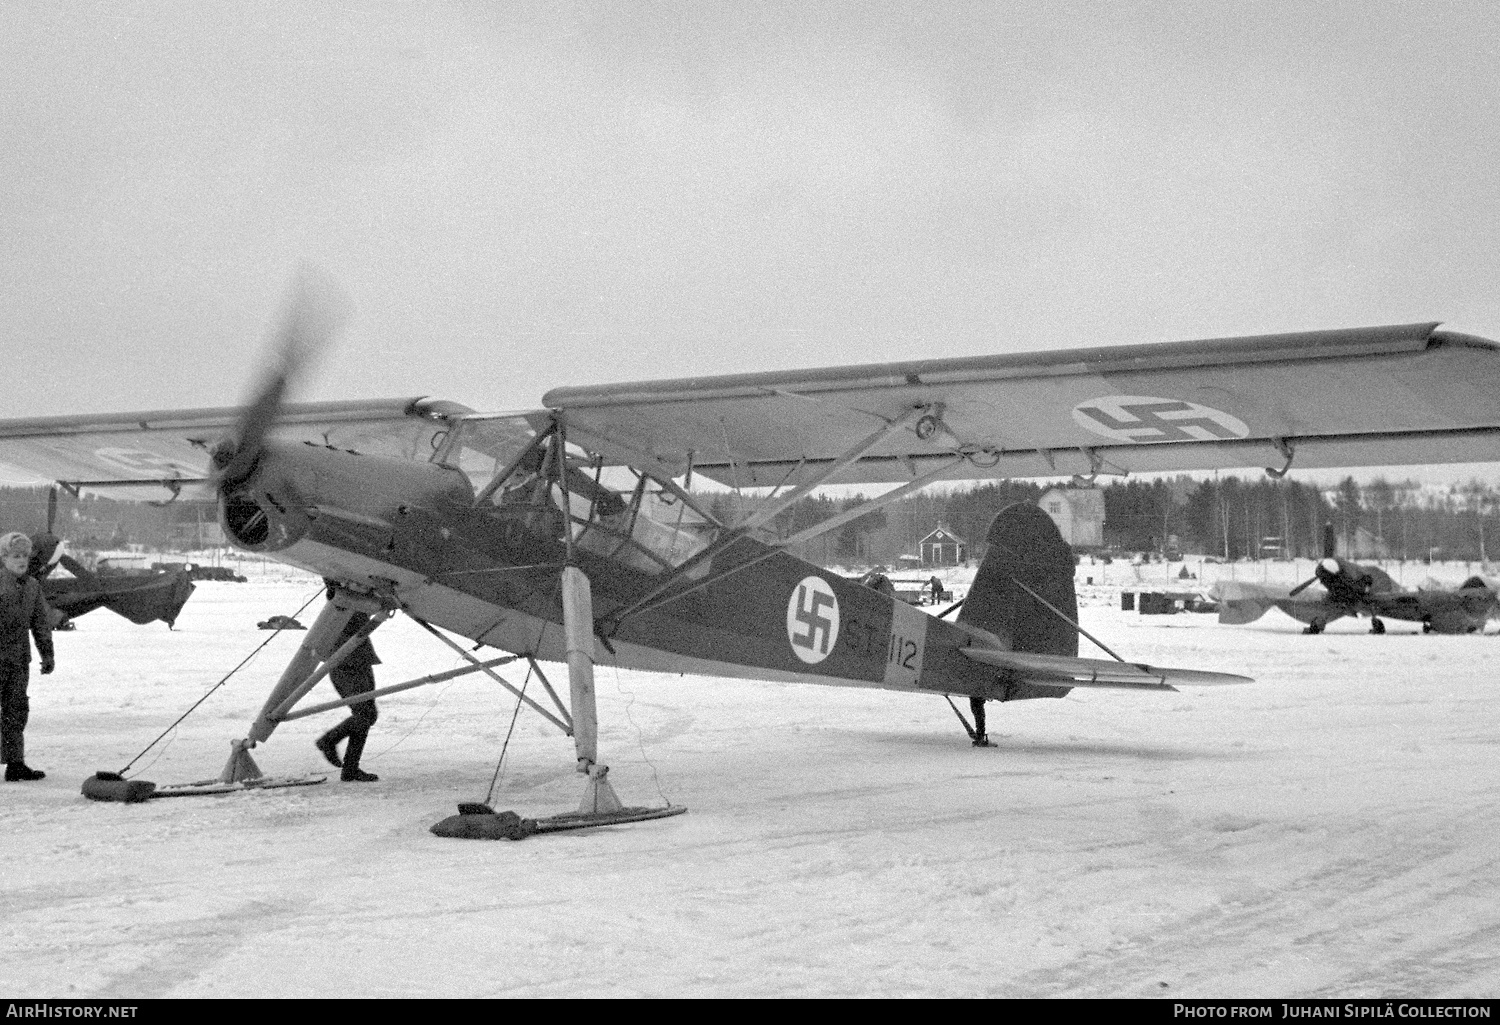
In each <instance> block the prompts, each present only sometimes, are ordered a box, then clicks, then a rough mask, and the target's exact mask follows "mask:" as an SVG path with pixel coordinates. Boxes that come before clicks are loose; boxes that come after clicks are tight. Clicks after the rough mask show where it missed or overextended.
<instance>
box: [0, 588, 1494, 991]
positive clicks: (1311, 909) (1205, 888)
mask: <svg viewBox="0 0 1500 1025" xmlns="http://www.w3.org/2000/svg"><path fill="white" fill-rule="evenodd" d="M1176 570H1177V567H1175V566H1174V567H1173V572H1176ZM1086 572H1087V570H1086V568H1085V567H1080V577H1083V576H1084V575H1085V574H1086ZM1100 582H1101V583H1102V580H1101V581H1100ZM1113 583H1116V584H1118V582H1113ZM1408 583H1410V584H1414V583H1416V580H1412V581H1408ZM317 591H318V585H317V583H316V582H315V581H311V580H282V581H276V580H252V582H251V583H249V584H201V585H200V586H199V590H198V593H197V594H196V595H195V596H194V597H193V599H192V601H190V602H189V604H188V606H187V608H186V610H185V611H184V612H183V614H182V617H181V619H180V620H179V621H178V629H177V630H175V631H168V630H167V629H165V628H164V627H162V626H161V625H159V624H158V625H153V626H151V627H144V628H143V627H134V626H131V625H129V624H128V623H126V622H125V621H124V620H122V619H119V618H117V617H115V616H113V615H111V614H110V613H108V612H97V613H94V614H91V615H89V616H87V617H85V618H83V619H82V620H80V621H79V626H78V629H77V631H76V632H73V633H65V634H60V635H59V637H58V648H59V653H58V665H59V668H58V671H57V673H56V674H54V675H53V676H49V677H45V678H43V677H37V676H34V677H33V683H32V694H33V712H32V726H31V728H30V730H29V731H28V734H27V742H28V748H29V751H30V753H31V759H30V760H31V761H32V763H33V764H34V765H36V766H38V767H41V768H43V769H46V770H47V771H48V773H49V775H48V778H47V779H46V780H45V781H43V782H41V783H36V784H0V823H3V833H0V835H3V837H4V839H3V840H0V844H3V848H4V857H3V862H0V863H3V866H4V868H3V871H0V892H3V910H0V943H3V947H4V951H5V953H4V955H3V957H0V992H4V993H6V994H8V995H13V996H38V997H39V996H64V997H67V996H112V997H150V996H235V995H260V996H266V995H288V996H290V995H323V996H332V995H355V996H491V995H511V994H516V995H540V996H576V995H595V996H616V995H636V994H639V995H678V996H704V995H712V996H731V995H779V996H803V995H834V996H840V995H932V996H978V995H992V996H1049V995H1070V996H1096V995H1097V996H1104V995H1108V996H1153V997H1211V996H1273V995H1275V996H1293V995H1296V996H1338V997H1343V996H1398V995H1420V996H1473V997H1479V996H1494V995H1495V994H1496V993H1497V992H1500V885H1497V878H1500V854H1497V845H1496V838H1497V828H1496V824H1497V816H1500V771H1497V770H1500V759H1497V751H1500V747H1497V745H1500V692H1497V676H1500V673H1497V670H1500V638H1496V637H1494V636H1477V637H1443V636H1421V635H1419V634H1416V633H1414V632H1410V631H1409V630H1408V629H1407V627H1408V625H1407V624H1399V623H1391V624H1390V630H1391V632H1390V633H1389V634H1387V635H1386V636H1384V637H1370V636H1368V635H1366V634H1365V633H1364V630H1365V626H1364V625H1362V624H1360V623H1357V622H1354V621H1347V620H1346V621H1341V622H1339V623H1335V624H1334V625H1333V626H1330V627H1329V629H1328V632H1327V633H1325V634H1323V635H1322V636H1317V637H1307V636H1303V635H1301V634H1300V633H1299V632H1298V627H1297V625H1296V624H1294V623H1293V622H1292V621H1291V620H1289V619H1286V618H1285V617H1282V616H1281V615H1280V614H1279V613H1275V612H1273V613H1271V614H1270V615H1268V616H1267V617H1266V618H1265V619H1264V620H1262V621H1260V622H1259V623H1256V624H1254V625H1253V626H1249V627H1220V626H1219V625H1218V624H1217V623H1216V622H1215V621H1214V618H1213V617H1212V616H1199V615H1177V616H1167V617H1141V616H1136V615H1134V614H1129V613H1122V612H1120V611H1119V610H1118V602H1117V601H1116V602H1113V603H1112V604H1110V603H1108V602H1107V601H1104V600H1101V601H1100V602H1098V603H1094V604H1089V605H1087V606H1086V607H1085V609H1084V611H1083V617H1084V625H1085V626H1086V627H1087V628H1089V629H1090V630H1091V631H1093V632H1095V633H1096V634H1098V635H1099V636H1100V637H1101V639H1103V640H1104V641H1105V642H1106V643H1108V644H1110V645H1111V646H1112V647H1114V648H1115V649H1116V650H1117V651H1119V652H1121V654H1123V655H1125V656H1126V657H1128V658H1131V659H1133V660H1135V659H1138V660H1142V661H1155V662H1158V663H1163V664H1168V665H1185V666H1193V667H1199V668H1205V669H1219V670H1227V671H1231V672H1245V673H1249V674H1251V675H1254V676H1256V677H1257V678H1258V682H1256V683H1255V684H1253V685H1250V686H1245V687H1237V688H1218V689H1211V690H1210V689H1204V690H1201V691H1199V690H1194V691H1184V692H1182V693H1180V694H1177V695H1166V696H1161V695H1136V694H1131V693H1127V692H1112V691H1094V692H1091V693H1089V692H1082V691H1075V692H1074V693H1073V694H1072V695H1070V696H1069V697H1068V698H1066V699H1064V700H1061V701H1034V702H1023V703H1017V704H1015V705H1011V706H1005V707H1000V706H991V708H992V709H993V711H992V713H991V735H992V737H993V738H994V739H995V740H996V741H997V742H998V746H997V747H995V748H993V749H990V750H974V749H972V748H970V747H969V746H968V744H967V742H966V740H965V738H964V737H963V735H962V732H961V730H960V728H959V725H958V723H957V721H956V720H955V719H954V717H953V713H952V712H951V711H950V710H949V709H948V707H947V705H946V704H944V703H943V701H942V700H941V699H939V698H936V697H929V696H920V697H919V696H906V695H897V694H889V693H884V692H878V691H859V690H842V689H835V688H825V687H815V686H794V685H777V684H767V683H753V682H734V681H720V680H709V679H701V678H693V677H675V676H658V675H647V674H638V673H632V672H620V671H616V670H613V669H610V668H602V669H601V671H600V673H599V678H598V684H599V705H600V708H599V711H600V721H601V748H602V750H603V752H604V753H605V757H606V760H607V761H608V762H609V763H610V764H611V766H612V774H611V778H612V779H613V780H614V781H615V784H616V787H617V789H618V790H619V791H620V793H621V796H622V797H623V798H624V799H625V801H626V802H627V803H639V804H648V803H649V804H660V803H663V802H664V801H668V800H670V801H671V802H673V803H676V804H685V805H687V806H688V807H689V808H690V811H689V813H688V814H686V815H683V816H679V817H676V818H671V819H666V820H662V821H657V822H649V823H643V824H637V825H630V826H622V827H616V828H609V829H599V830H594V831H585V832H577V833H565V834H556V835H551V836H539V837H533V838H531V839H528V840H525V841H522V842H518V843H511V842H504V841H501V842H483V841H459V840H442V839H438V838H436V837H434V836H432V835H430V834H429V833H428V831H427V830H428V826H430V825H431V824H432V823H433V822H435V821H437V820H438V819H440V818H442V817H444V816H446V815H448V814H450V813H451V812H452V811H453V810H454V805H455V803H456V802H457V801H460V800H477V799H481V798H483V797H484V795H485V792H486V789H487V788H488V786H489V781H490V777H491V774H492V772H493V771H494V767H495V760H496V757H497V756H498V754H499V751H500V746H501V743H502V741H503V740H504V737H505V733H506V729H507V727H508V725H509V723H510V718H511V712H512V709H513V708H514V705H515V702H514V700H513V699H512V698H511V697H510V696H509V695H507V694H506V693H504V692H503V691H502V690H500V689H499V688H498V687H497V686H495V685H494V684H493V683H491V682H487V681H485V680H484V679H483V677H465V678H462V679H459V680H456V681H453V682H450V683H446V684H438V685H435V686H433V687H429V688H424V689H418V690H415V691H412V692H409V693H408V694H403V695H398V696H396V697H393V698H391V699H388V700H386V701H384V702H382V705H381V716H380V722H379V724H378V725H377V726H376V728H375V731H374V733H373V734H372V736H371V741H370V747H369V750H368V753H367V759H366V767H367V768H369V769H371V770H373V771H375V772H378V773H379V774H380V775H381V781H380V782H379V783H376V784H370V785H356V784H342V783H339V782H338V781H337V779H336V778H334V779H332V780H330V782H328V783H326V784H323V785H321V786H315V787H306V788H300V789H288V790H279V791H272V792H262V793H248V794H239V795H234V796H229V797H218V798H183V799H176V800H160V801H152V802H149V803H147V804H144V805H119V804H96V803H92V802H89V801H86V800H84V799H83V798H82V797H81V796H79V793H78V787H79V785H80V783H81V782H82V780H83V779H84V777H85V776H87V775H88V774H89V773H91V772H92V771H94V770H95V769H101V768H104V769H111V770H113V769H118V768H120V767H121V766H122V765H124V764H125V763H126V762H127V761H129V760H130V759H131V758H132V757H133V756H135V754H136V753H137V752H138V751H139V750H140V749H141V748H142V747H143V746H145V744H146V743H147V742H148V741H150V740H151V738H152V737H153V736H155V735H156V734H157V733H158V732H160V731H161V730H162V729H164V728H165V727H166V725H167V724H168V723H169V722H171V720H172V719H174V718H175V717H176V716H177V715H178V714H179V713H180V712H181V711H183V710H184V709H186V708H187V707H188V705H190V704H191V703H192V702H193V701H194V700H196V699H197V698H198V697H199V696H200V695H202V693H203V692H204V691H205V690H207V689H208V688H209V687H210V686H211V685H212V684H213V683H215V682H216V681H217V680H218V679H219V678H220V677H222V676H223V675H224V674H225V673H227V672H228V671H229V670H230V669H231V668H232V667H233V666H234V665H235V664H236V663H237V662H239V660H240V659H241V658H243V657H244V656H245V655H246V654H248V653H249V652H250V651H251V650H252V649H253V648H254V647H255V646H256V645H257V644H259V643H260V642H261V641H263V640H264V639H265V638H266V637H267V636H268V635H267V634H266V633H265V632H262V631H259V630H257V629H256V628H255V622H256V620H258V619H262V618H264V617H265V616H267V615H270V614H272V613H292V612H294V611H296V610H297V608H298V607H299V606H300V605H301V604H302V603H303V601H304V600H306V599H307V598H309V597H310V596H312V595H314V594H315V593H317ZM315 609H316V603H315V605H314V608H313V609H310V610H309V611H308V612H307V613H304V614H303V616H302V618H303V621H304V622H310V621H311V617H312V614H313V612H314V611H315ZM299 638H300V635H299V634H283V635H281V636H279V637H277V638H276V639H275V640H274V641H273V642H272V643H271V645H270V646H269V648H268V649H267V650H266V651H264V652H262V653H261V654H260V655H259V656H258V657H257V658H256V659H255V660H254V661H252V662H251V663H250V664H249V665H248V666H247V667H246V668H245V669H244V670H242V671H241V672H240V673H238V674H237V675H235V676H234V677H233V678H232V679H231V680H230V681H229V683H228V684H226V685H225V686H224V687H223V688H221V689H220V690H219V691H218V692H217V693H216V694H214V695H213V696H212V697H211V698H209V699H208V701H207V702H205V703H204V705H203V706H202V707H201V708H200V709H199V710H198V711H197V712H196V713H195V714H194V715H192V716H191V717H189V718H188V719H187V720H186V721H185V722H184V723H183V725H182V726H181V727H180V728H179V729H178V730H177V731H176V733H175V735H174V736H173V737H172V739H171V742H170V744H169V745H167V746H166V747H165V749H164V750H161V749H158V750H155V751H153V752H152V753H151V754H149V755H147V756H146V757H145V758H144V759H142V760H141V762H140V763H139V764H138V765H137V766H136V767H135V769H133V770H132V774H134V773H135V772H140V773H141V774H142V775H143V776H144V778H148V779H153V780H156V781H157V782H159V783H168V782H181V781H186V780H191V779H200V778H203V777H206V776H212V775H214V774H216V773H217V772H218V770H219V768H220V766H221V765H222V763H223V761H224V759H225V757H226V756H227V754H228V750H229V747H228V741H229V739H230V738H232V737H238V736H243V735H244V732H245V727H246V725H247V724H248V722H249V720H250V719H251V718H252V717H253V715H254V712H255V711H256V709H257V708H258V707H259V705H260V703H261V701H262V700H263V698H264V696H265V693H266V691H267V689H268V687H269V686H270V684H271V682H272V681H273V680H274V678H275V676H276V675H277V674H278V672H279V670H280V668H281V666H282V665H283V664H284V662H285V659H286V657H287V656H288V655H289V654H290V653H291V651H292V650H293V648H294V646H295V645H296V644H297V643H298V640H299ZM376 641H377V647H378V648H379V650H380V653H381V656H382V657H383V658H384V660H385V664H384V665H383V666H382V667H381V668H380V670H379V673H380V679H381V682H382V683H392V682H396V681H397V680H398V679H406V678H410V677H415V676H419V675H422V674H425V673H428V672H433V671H437V670H442V669H447V668H451V667H453V666H454V665H456V664H457V659H456V658H455V657H454V655H453V654H452V653H451V652H450V651H448V650H447V649H445V648H443V647H442V646H440V645H439V644H438V643H437V642H436V641H435V640H433V639H432V638H430V637H428V636H426V635H425V634H424V633H423V632H422V631H421V630H420V629H418V628H417V627H415V626H414V625H412V624H409V623H406V622H403V621H397V622H394V623H392V624H391V625H389V626H387V627H384V628H382V630H381V632H380V633H379V634H378V635H377V637H376ZM553 678H554V680H555V681H556V682H559V683H565V677H564V674H563V673H562V672H561V670H560V669H558V670H557V671H556V672H555V673H554V677H553ZM514 679H515V680H516V682H518V683H519V681H520V679H521V676H520V674H516V675H515V676H514ZM531 691H533V692H534V691H535V684H534V683H533V684H532V686H531ZM319 694H321V695H322V696H323V697H329V696H332V691H331V689H330V688H328V687H327V685H326V684H325V685H323V686H321V687H320V689H319V691H317V692H315V696H316V695H319ZM331 722H332V720H331V719H328V718H324V717H314V718H312V719H307V720H301V721H298V722H294V723H289V724H286V725H284V726H283V727H281V729H280V730H278V732H277V734H276V735H275V736H274V737H273V738H272V740H271V742H270V743H269V744H267V745H263V746H262V747H260V748H259V749H258V750H257V751H256V757H257V758H258V760H259V761H260V764H261V765H262V767H263V768H265V769H266V770H267V771H268V772H271V773H292V772H302V771H307V770H313V769H318V768H320V767H321V762H320V759H319V758H318V756H317V754H316V752H315V751H314V750H313V747H312V744H311V741H312V739H313V737H315V736H316V735H317V734H318V733H319V732H320V731H321V730H323V729H325V728H326V727H327V726H328V725H329V724H331ZM580 790H581V784H580V782H579V779H578V777H577V776H576V775H575V774H574V773H573V771H572V745H571V742H570V741H569V740H567V739H566V738H564V737H562V736H560V735H559V734H557V733H556V731H555V730H552V729H551V728H550V727H547V726H546V724H545V723H543V721H542V720H541V719H540V717H538V716H536V715H535V714H533V713H530V712H523V713H522V714H521V716H520V718H519V721H518V724H517V726H516V731H515V738H514V739H513V740H512V742H511V745H510V753H509V755H508V756H507V759H506V765H505V770H504V773H503V775H502V777H501V780H500V785H499V787H498V788H497V791H496V795H495V798H494V800H493V802H492V803H493V804H494V806H495V807H497V808H513V809H515V810H517V811H520V812H521V813H523V814H529V815H536V814H546V813H551V812H555V811H561V810H567V809H568V808H570V807H572V806H573V805H574V804H575V803H576V801H577V799H578V794H579V792H580Z"/></svg>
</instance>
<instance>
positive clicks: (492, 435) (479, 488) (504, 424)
mask: <svg viewBox="0 0 1500 1025" xmlns="http://www.w3.org/2000/svg"><path fill="white" fill-rule="evenodd" d="M536 439H537V431H536V428H534V427H533V426H532V425H531V423H530V421H529V420H528V419H527V418H526V417H524V416H496V417H466V418H464V419H462V420H459V421H458V422H457V423H455V424H454V425H453V427H452V429H451V431H450V433H449V436H448V437H447V438H446V439H444V440H443V441H442V442H441V443H440V444H439V445H438V448H437V452H436V454H435V455H434V460H435V461H436V462H439V463H442V464H443V465H445V466H452V467H456V468H457V469H459V470H462V471H463V472H464V474H465V475H466V476H467V477H468V478H469V483H470V484H472V485H473V486H474V490H475V491H476V492H480V493H481V494H483V493H484V492H486V491H488V490H489V489H491V488H493V487H494V486H495V485H496V484H497V483H498V481H496V479H495V478H496V475H497V474H499V473H501V472H502V471H504V470H505V469H506V467H508V466H510V465H511V464H512V463H513V462H515V460H516V459H517V458H518V457H519V456H520V455H521V453H523V452H525V451H526V448H527V446H529V445H531V444H532V443H533V442H535V441H536Z"/></svg>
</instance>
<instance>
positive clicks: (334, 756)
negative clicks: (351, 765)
mask: <svg viewBox="0 0 1500 1025" xmlns="http://www.w3.org/2000/svg"><path fill="white" fill-rule="evenodd" d="M337 743H338V741H337V740H335V739H334V737H333V732H332V731H329V732H328V733H325V734H323V735H322V736H321V737H319V738H318V739H317V740H315V741H313V746H314V747H316V748H317V749H318V750H319V751H321V752H323V757H324V758H327V759H328V764H329V765H332V766H333V767H334V768H335V769H342V768H343V767H344V760H343V759H342V758H340V757H339V749H338V748H337V747H335V746H334V745H335V744H337Z"/></svg>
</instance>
